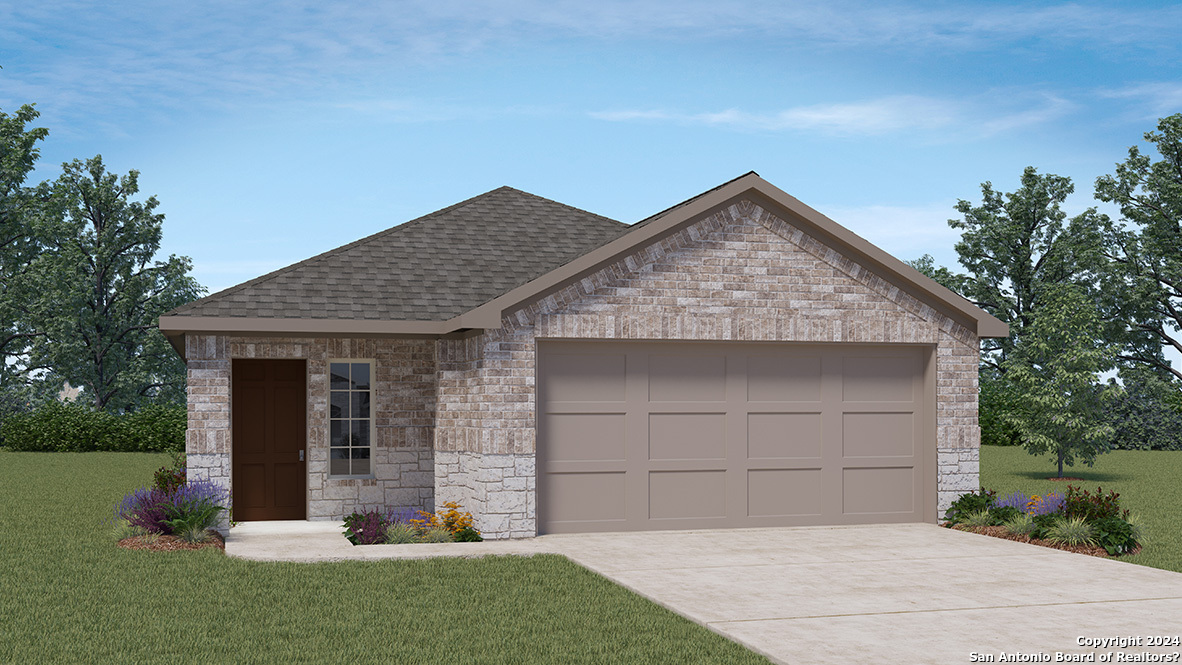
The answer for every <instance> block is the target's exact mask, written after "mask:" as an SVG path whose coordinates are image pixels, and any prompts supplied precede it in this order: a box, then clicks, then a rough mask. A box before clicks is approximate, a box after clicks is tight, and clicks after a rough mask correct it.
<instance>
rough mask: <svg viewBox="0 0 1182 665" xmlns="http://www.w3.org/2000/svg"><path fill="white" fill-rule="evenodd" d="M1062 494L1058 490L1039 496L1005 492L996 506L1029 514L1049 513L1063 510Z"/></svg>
mask: <svg viewBox="0 0 1182 665" xmlns="http://www.w3.org/2000/svg"><path fill="white" fill-rule="evenodd" d="M1063 501H1064V500H1063V495H1062V494H1059V493H1058V492H1048V493H1046V494H1043V495H1042V496H1039V495H1037V494H1035V495H1033V496H1026V494H1025V493H1023V492H1013V493H1011V494H1007V495H1006V496H1005V498H1003V499H1001V500H999V501H998V502H997V504H996V505H997V507H998V508H1004V507H1009V508H1017V509H1018V510H1020V511H1022V512H1024V513H1027V514H1029V515H1050V514H1051V513H1057V512H1060V511H1062V510H1063Z"/></svg>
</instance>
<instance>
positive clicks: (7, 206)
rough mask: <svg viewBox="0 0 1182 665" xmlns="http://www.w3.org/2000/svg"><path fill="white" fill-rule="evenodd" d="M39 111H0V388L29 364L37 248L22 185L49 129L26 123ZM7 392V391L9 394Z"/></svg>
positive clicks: (29, 200) (21, 379)
mask: <svg viewBox="0 0 1182 665" xmlns="http://www.w3.org/2000/svg"><path fill="white" fill-rule="evenodd" d="M37 116H38V113H37V111H36V109H34V108H33V107H32V106H31V105H27V104H26V105H25V106H22V107H20V108H19V109H18V110H17V111H16V113H14V114H12V115H9V114H7V113H4V112H3V111H0V390H5V391H7V390H12V389H14V388H19V387H23V386H24V385H25V384H26V381H27V374H28V372H29V371H30V370H32V369H36V368H33V367H30V366H29V364H28V362H27V360H28V358H27V355H26V354H27V351H28V348H29V342H30V340H31V339H32V338H33V337H35V336H36V334H37V333H36V331H34V330H32V329H31V328H30V326H29V325H28V311H27V307H26V303H27V301H28V289H27V286H28V284H27V282H28V280H27V277H28V272H29V265H30V263H31V262H32V260H33V258H34V257H35V256H36V255H37V253H38V251H39V249H40V248H39V246H38V244H37V242H36V239H35V238H34V237H33V231H32V228H33V218H34V217H35V216H36V215H37V214H38V211H39V206H38V204H39V200H38V197H37V195H36V193H35V191H34V190H33V189H31V188H29V187H26V186H25V179H26V178H27V177H28V175H29V173H30V172H31V171H32V170H33V167H34V165H35V164H36V162H37V158H38V156H39V150H38V148H37V144H38V142H40V141H42V140H44V139H45V137H46V136H47V135H48V134H49V132H48V130H46V129H44V128H41V127H36V128H28V124H29V123H31V122H33V120H35V119H36V118H37ZM10 397H11V396H10Z"/></svg>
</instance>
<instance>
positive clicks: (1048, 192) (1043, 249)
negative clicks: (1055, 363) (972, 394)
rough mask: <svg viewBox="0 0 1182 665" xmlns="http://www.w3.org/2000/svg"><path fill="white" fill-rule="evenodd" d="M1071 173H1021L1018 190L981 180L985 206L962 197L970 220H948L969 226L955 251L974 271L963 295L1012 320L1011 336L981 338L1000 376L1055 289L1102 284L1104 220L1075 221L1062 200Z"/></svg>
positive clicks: (1088, 214) (985, 360) (1089, 215)
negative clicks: (1003, 190)
mask: <svg viewBox="0 0 1182 665" xmlns="http://www.w3.org/2000/svg"><path fill="white" fill-rule="evenodd" d="M1074 189H1075V188H1074V186H1073V185H1072V184H1071V179H1070V178H1065V177H1061V176H1057V175H1050V174H1048V175H1039V174H1038V172H1037V171H1036V170H1035V169H1034V167H1027V168H1026V169H1025V171H1023V173H1022V178H1021V186H1020V187H1019V188H1018V189H1017V190H1015V191H1014V192H1013V193H1012V194H1000V193H998V192H996V191H994V189H993V186H992V184H991V183H989V182H986V183H984V184H983V185H981V198H982V201H981V205H979V206H974V205H973V204H971V203H969V202H968V201H965V200H961V201H959V202H958V203H957V204H956V209H957V211H958V212H960V213H961V215H963V219H952V220H949V221H948V225H949V226H951V227H952V228H955V229H960V230H961V231H962V235H961V240H960V242H958V243H956V253H957V254H958V255H959V259H960V263H961V265H963V266H964V267H965V269H966V270H967V271H968V275H967V277H966V278H965V279H964V280H963V289H964V290H963V291H962V293H963V294H964V296H965V297H966V298H968V299H969V300H971V301H973V302H974V303H975V304H976V305H978V306H979V307H981V308H983V309H984V310H986V311H987V312H989V313H990V314H992V315H994V316H996V317H997V318H999V319H1001V320H1002V321H1005V322H1006V323H1008V324H1009V326H1010V336H1009V337H1007V338H1002V339H986V340H982V353H981V362H982V364H983V365H984V366H987V367H991V368H993V369H994V370H996V371H997V372H998V373H999V374H1000V375H1004V374H1005V372H1006V369H1005V365H1004V363H1005V361H1006V360H1007V359H1008V358H1009V356H1010V355H1011V354H1012V353H1013V352H1014V350H1015V349H1016V348H1018V347H1020V346H1021V345H1022V344H1023V343H1024V339H1025V337H1026V335H1027V334H1028V331H1029V329H1030V326H1031V325H1032V324H1033V321H1034V317H1035V315H1036V314H1037V312H1038V311H1039V309H1040V308H1041V307H1042V306H1043V305H1044V304H1045V300H1046V298H1047V295H1046V294H1047V292H1048V287H1050V286H1054V285H1062V284H1075V285H1077V286H1079V287H1081V288H1083V289H1084V290H1085V291H1087V292H1091V291H1093V290H1094V289H1095V288H1096V285H1097V282H1098V274H1099V272H1100V268H1101V267H1102V266H1103V255H1102V253H1101V251H1100V243H1101V237H1102V236H1101V229H1102V227H1103V224H1104V218H1103V217H1102V216H1101V215H1099V214H1097V213H1096V211H1095V210H1094V209H1088V210H1087V211H1085V212H1084V213H1082V214H1080V215H1077V216H1075V217H1073V218H1071V219H1070V220H1068V219H1067V214H1066V213H1064V212H1063V211H1062V209H1061V208H1060V206H1062V204H1063V202H1064V201H1065V200H1066V199H1067V196H1068V195H1070V194H1071V193H1072V192H1073V191H1074Z"/></svg>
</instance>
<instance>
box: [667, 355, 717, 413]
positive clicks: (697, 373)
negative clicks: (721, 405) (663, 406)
mask: <svg viewBox="0 0 1182 665" xmlns="http://www.w3.org/2000/svg"><path fill="white" fill-rule="evenodd" d="M648 377H649V385H648V399H649V401H651V402H723V401H725V400H726V357H725V356H722V355H696V354H695V355H688V354H677V355H666V354H650V355H649V356H648Z"/></svg>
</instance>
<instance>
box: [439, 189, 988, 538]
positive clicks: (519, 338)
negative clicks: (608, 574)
mask: <svg viewBox="0 0 1182 665" xmlns="http://www.w3.org/2000/svg"><path fill="white" fill-rule="evenodd" d="M544 338H580V339H666V340H729V341H801V342H821V343H823V342H860V343H889V342H900V343H917V344H928V345H933V346H935V347H936V351H937V352H936V363H937V366H936V375H937V378H936V381H937V408H936V423H937V432H936V435H937V459H938V470H937V471H938V474H939V475H938V478H939V480H938V510H939V511H940V513H941V514H942V512H943V510H944V509H945V508H946V507H947V505H948V504H949V503H950V502H951V500H952V498H953V497H954V496H955V495H956V494H957V493H958V492H959V491H962V488H965V487H970V488H971V487H975V486H976V483H977V467H976V459H977V454H978V453H977V451H978V447H979V442H980V439H979V431H978V429H977V354H978V352H977V339H976V336H975V335H974V334H973V333H972V332H971V331H970V330H968V329H966V328H964V327H963V326H961V325H959V324H957V323H956V322H954V321H952V320H950V319H948V318H947V317H945V316H943V315H941V314H939V313H938V312H936V311H935V310H933V309H932V308H931V307H930V306H928V305H926V304H924V303H922V302H919V301H918V300H916V299H915V298H913V297H912V296H910V295H909V294H907V293H905V292H903V291H901V290H899V289H898V288H897V287H895V286H894V285H892V284H891V283H889V282H887V281H885V280H883V279H881V278H879V277H878V276H877V275H875V274H874V273H872V272H870V271H869V270H867V269H865V268H863V267H862V266H860V265H858V264H857V263H854V262H853V261H851V260H850V259H848V258H847V257H845V256H842V255H841V254H839V253H837V252H836V251H834V250H833V249H831V248H829V247H828V246H826V245H824V244H823V243H821V242H819V241H818V240H816V239H815V238H813V237H811V236H809V235H808V234H807V233H805V232H804V231H803V230H802V229H800V228H798V227H795V226H793V225H792V224H790V223H789V222H787V221H785V220H783V219H780V218H778V217H776V216H775V215H773V214H771V213H769V212H768V211H766V210H764V209H762V208H760V207H759V206H757V205H755V204H752V203H750V202H747V201H744V202H741V203H739V204H736V205H733V206H731V207H729V208H727V209H725V210H723V211H721V212H719V213H717V214H715V215H713V216H711V217H708V218H706V219H704V220H702V221H700V222H698V223H696V224H694V225H691V226H690V227H687V228H685V229H683V230H681V231H679V232H678V233H675V234H673V235H671V236H669V237H667V238H665V239H663V240H661V241H659V242H657V243H655V244H653V245H650V246H649V247H646V248H644V249H642V250H640V251H638V252H636V253H635V254H633V255H631V256H628V257H625V258H624V259H622V260H620V261H618V262H616V263H615V264H613V265H610V266H608V267H606V268H604V269H602V270H600V271H598V272H597V273H595V274H592V275H590V276H588V277H586V278H584V279H582V280H580V281H579V282H577V283H575V284H572V285H571V286H569V287H567V288H565V289H562V290H560V291H558V292H556V293H554V294H552V295H550V296H548V297H546V298H544V299H542V300H540V301H538V302H536V303H534V304H532V305H530V306H528V307H526V308H524V309H522V310H520V311H518V312H515V313H513V314H511V315H509V316H508V317H506V320H505V327H504V328H502V329H501V330H494V331H488V332H487V333H485V334H483V335H479V336H476V337H473V338H470V339H465V340H448V341H441V342H440V352H439V359H440V362H439V369H440V383H439V386H440V390H439V401H438V420H437V429H436V443H435V446H436V450H437V451H444V452H448V453H456V454H457V455H455V456H454V457H455V459H456V460H457V464H459V466H462V467H463V468H464V473H462V474H458V475H457V476H456V477H455V478H452V477H451V476H449V474H448V473H447V469H446V468H445V467H437V469H436V493H437V496H439V497H443V496H452V495H455V496H461V495H462V496H464V497H467V500H468V501H470V502H471V507H470V508H468V509H469V510H472V511H473V513H475V514H477V515H478V519H477V525H478V527H479V528H481V529H483V530H485V532H486V535H487V536H489V537H512V536H514V535H516V533H519V532H525V533H531V532H536V510H535V509H534V503H533V501H534V499H535V495H534V490H533V489H532V487H533V486H534V485H533V483H532V477H527V480H530V481H531V482H529V483H527V487H528V488H529V489H524V490H508V489H505V485H504V481H503V479H497V478H493V477H492V475H496V474H492V475H490V476H488V479H487V480H482V479H481V476H480V474H479V473H477V470H479V468H480V467H481V464H482V460H484V459H485V458H486V457H487V458H488V459H490V460H496V461H495V463H496V464H497V465H498V468H507V467H506V466H504V465H506V464H507V462H506V461H505V460H504V459H502V458H503V456H509V457H510V458H513V459H514V460H520V461H522V462H523V466H522V468H526V465H528V468H529V469H530V470H531V471H532V461H533V459H534V450H535V439H534V435H535V430H534V423H535V412H534V347H535V340H536V339H544ZM436 454H437V459H442V457H439V455H440V453H439V452H437V453H436ZM448 459H449V460H452V459H453V456H451V455H449V456H448ZM460 459H462V460H463V464H460V462H459V460H460ZM490 463H491V462H490ZM515 465H516V462H515ZM461 478H462V480H461ZM512 491H516V492H521V493H522V494H523V498H522V500H517V501H513V502H509V501H504V500H501V501H499V502H498V504H497V506H495V507H494V506H492V505H490V504H489V502H488V498H487V497H489V496H490V495H492V494H493V493H494V492H512ZM440 500H441V501H442V500H444V499H440ZM466 507H467V506H466ZM506 523H509V524H515V525H517V527H518V528H512V527H510V528H508V529H505V528H504V527H503V525H504V524H506Z"/></svg>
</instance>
